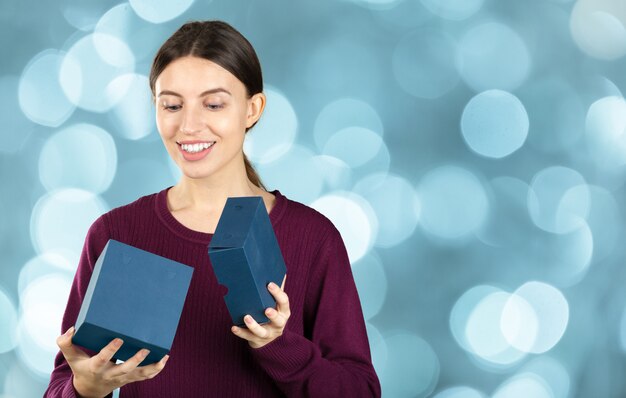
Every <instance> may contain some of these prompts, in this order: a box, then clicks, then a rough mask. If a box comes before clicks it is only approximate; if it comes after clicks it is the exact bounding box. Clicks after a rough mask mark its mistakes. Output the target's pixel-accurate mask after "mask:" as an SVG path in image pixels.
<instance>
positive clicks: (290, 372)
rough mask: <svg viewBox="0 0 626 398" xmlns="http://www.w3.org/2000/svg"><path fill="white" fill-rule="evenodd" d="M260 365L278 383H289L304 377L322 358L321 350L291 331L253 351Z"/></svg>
mask: <svg viewBox="0 0 626 398" xmlns="http://www.w3.org/2000/svg"><path fill="white" fill-rule="evenodd" d="M251 350H252V355H253V357H254V358H256V360H257V362H258V363H259V365H260V366H261V367H262V368H263V369H265V371H266V372H267V373H268V374H269V375H270V377H272V379H274V380H276V381H283V382H287V381H289V380H292V379H293V378H300V377H302V373H301V372H302V371H303V370H304V369H306V368H307V367H308V369H309V370H311V371H312V370H313V369H314V366H311V365H313V364H314V362H316V361H319V360H320V359H321V358H322V354H321V352H320V351H319V348H318V347H317V346H316V345H315V344H314V343H313V342H311V341H310V340H308V339H307V338H306V337H304V336H301V335H299V334H297V333H294V332H291V331H289V330H284V331H283V334H282V335H281V336H280V337H278V338H276V339H275V340H274V341H272V342H271V343H269V344H266V345H264V346H263V347H261V348H256V349H251Z"/></svg>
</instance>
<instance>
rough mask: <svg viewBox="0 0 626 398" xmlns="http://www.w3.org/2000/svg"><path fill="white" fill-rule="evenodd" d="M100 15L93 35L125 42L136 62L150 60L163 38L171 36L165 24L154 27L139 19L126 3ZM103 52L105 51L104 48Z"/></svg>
mask: <svg viewBox="0 0 626 398" xmlns="http://www.w3.org/2000/svg"><path fill="white" fill-rule="evenodd" d="M100 15H102V16H101V17H100V19H99V20H98V23H97V24H96V27H95V29H94V33H101V34H105V35H110V36H114V37H116V38H118V39H119V40H121V41H123V42H125V43H126V44H127V45H128V46H129V48H130V49H131V50H132V52H133V53H134V54H135V58H136V59H137V60H141V59H151V58H152V57H153V56H154V54H155V53H156V51H157V49H158V48H159V47H160V46H161V44H162V40H163V37H165V35H166V34H167V35H170V34H171V31H169V30H168V29H169V28H168V27H167V25H166V24H164V25H156V26H155V25H154V24H153V23H150V22H148V21H146V20H145V19H142V18H141V17H139V15H137V13H136V12H135V11H134V10H133V8H132V6H131V5H130V4H129V3H128V2H125V3H121V4H118V5H116V6H114V7H113V8H111V9H109V10H108V11H107V12H105V13H104V14H100ZM103 50H104V51H106V48H103Z"/></svg>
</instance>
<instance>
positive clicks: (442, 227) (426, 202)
mask: <svg viewBox="0 0 626 398" xmlns="http://www.w3.org/2000/svg"><path fill="white" fill-rule="evenodd" d="M417 195H418V197H419V198H420V202H421V205H422V211H421V226H422V228H423V229H424V230H426V231H427V232H428V233H431V234H433V235H435V236H437V237H440V238H443V239H459V238H463V237H465V236H466V235H468V234H470V233H471V232H473V231H474V230H476V229H477V228H479V227H480V226H481V225H482V224H483V222H484V221H485V218H486V216H487V212H488V210H489V203H488V201H487V195H486V194H485V191H484V189H483V186H482V184H481V183H480V181H479V180H478V178H476V176H474V174H472V173H471V172H469V171H468V170H465V169H463V168H460V167H456V166H442V167H439V168H436V169H434V170H431V171H429V172H428V173H427V174H426V175H425V176H424V177H423V178H422V181H421V182H420V183H419V186H418V188H417Z"/></svg>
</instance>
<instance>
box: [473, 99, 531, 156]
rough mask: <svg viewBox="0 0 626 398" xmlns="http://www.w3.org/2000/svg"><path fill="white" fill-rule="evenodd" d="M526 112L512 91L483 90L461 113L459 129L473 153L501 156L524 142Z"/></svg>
mask: <svg viewBox="0 0 626 398" xmlns="http://www.w3.org/2000/svg"><path fill="white" fill-rule="evenodd" d="M528 127H529V122H528V114H527V113H526V109H525V108H524V104H522V102H521V101H520V100H519V99H517V97H516V96H514V95H513V94H510V93H507V92H506V91H501V90H488V91H484V92H482V93H480V94H478V95H476V96H475V97H474V98H472V99H471V100H470V101H469V102H468V103H467V105H466V106H465V109H464V110H463V115H462V116H461V131H462V133H463V139H465V142H466V143H467V145H468V146H469V147H470V148H471V149H472V150H473V151H474V152H476V153H478V154H480V155H483V156H487V157H491V158H503V157H505V156H508V155H510V154H512V153H513V152H515V151H517V150H518V149H519V148H521V147H522V145H524V142H525V141H526V137H527V136H528Z"/></svg>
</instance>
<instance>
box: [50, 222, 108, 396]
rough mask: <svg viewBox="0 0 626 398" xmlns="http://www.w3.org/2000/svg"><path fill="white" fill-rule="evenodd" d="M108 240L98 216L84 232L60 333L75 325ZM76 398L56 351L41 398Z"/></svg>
mask: <svg viewBox="0 0 626 398" xmlns="http://www.w3.org/2000/svg"><path fill="white" fill-rule="evenodd" d="M108 240H109V231H108V228H107V226H106V223H105V216H100V217H99V218H98V219H97V220H96V221H94V223H93V224H92V225H91V227H90V228H89V230H88V231H87V237H86V238H85V243H84V246H83V250H82V253H81V255H80V260H79V263H78V268H77V269H76V274H75V275H74V281H73V283H72V288H71V290H70V295H69V298H68V301H67V306H66V307H65V313H64V314H63V321H62V324H61V333H65V331H66V330H67V329H69V328H70V327H71V326H74V324H75V323H76V319H77V318H78V312H79V311H80V306H81V304H82V302H83V298H84V297H85V292H86V291H87V286H88V285H89V280H90V279H91V274H92V272H93V269H94V266H95V264H96V261H97V260H98V257H99V256H100V253H102V250H103V249H104V246H105V245H106V243H107V242H108ZM81 349H82V350H83V351H85V352H86V353H87V354H89V355H90V356H93V355H95V354H96V352H93V351H90V350H86V349H83V348H81ZM112 396H113V394H112V393H111V394H109V395H107V397H108V398H110V397H112ZM75 397H78V394H77V393H76V390H75V389H74V375H73V373H72V369H71V368H70V366H69V365H68V363H67V361H66V360H65V357H64V356H63V354H62V353H61V351H59V352H58V353H57V355H56V358H55V360H54V370H53V371H52V374H51V375H50V384H49V385H48V389H47V390H46V392H45V393H44V398H75Z"/></svg>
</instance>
